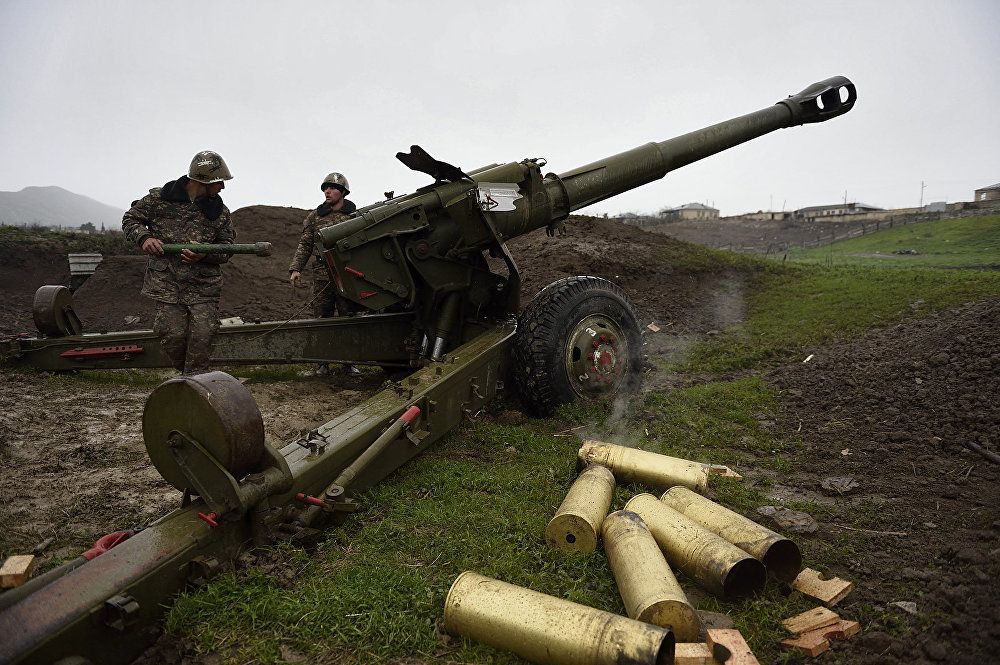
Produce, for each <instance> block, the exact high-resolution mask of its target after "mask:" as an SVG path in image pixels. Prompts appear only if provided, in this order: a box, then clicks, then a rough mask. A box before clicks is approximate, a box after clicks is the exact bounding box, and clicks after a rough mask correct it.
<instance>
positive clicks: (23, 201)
mask: <svg viewBox="0 0 1000 665" xmlns="http://www.w3.org/2000/svg"><path fill="white" fill-rule="evenodd" d="M123 214H125V211H124V210H123V209H121V208H116V207H115V206H111V205H108V204H107V203H102V202H101V201H98V200H97V199H93V198H91V197H89V196H86V195H84V194H77V193H76V192H71V191H70V190H68V189H66V188H64V187H59V186H58V185H29V186H27V187H24V188H23V189H21V190H20V191H17V192H5V191H0V222H2V223H3V224H7V225H9V226H21V225H24V224H38V225H41V226H59V227H69V228H78V227H79V226H80V225H81V224H86V223H88V222H89V223H91V224H93V225H94V226H96V227H100V226H101V225H102V224H103V225H105V226H111V227H117V226H118V225H119V224H121V220H122V215H123Z"/></svg>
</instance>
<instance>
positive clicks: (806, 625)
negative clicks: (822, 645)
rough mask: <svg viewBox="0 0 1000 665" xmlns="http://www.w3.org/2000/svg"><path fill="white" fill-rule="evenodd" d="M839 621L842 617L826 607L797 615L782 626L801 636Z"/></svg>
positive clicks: (815, 608)
mask: <svg viewBox="0 0 1000 665" xmlns="http://www.w3.org/2000/svg"><path fill="white" fill-rule="evenodd" d="M838 621H840V616H838V615H837V613H836V612H832V611H830V610H828V609H826V608H825V607H814V608H813V609H811V610H806V611H805V612H803V613H802V614H796V615H795V616H793V617H790V618H788V619H785V620H784V621H782V622H781V625H783V626H784V627H785V628H786V629H788V632H790V633H792V634H793V635H801V634H802V633H808V632H809V631H811V630H816V629H817V628H822V627H823V626H829V625H831V624H835V623H837V622H838Z"/></svg>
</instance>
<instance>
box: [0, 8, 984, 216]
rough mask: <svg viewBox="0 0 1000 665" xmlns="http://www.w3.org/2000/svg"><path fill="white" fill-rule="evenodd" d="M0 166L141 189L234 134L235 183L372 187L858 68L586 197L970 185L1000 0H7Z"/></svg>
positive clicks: (902, 198) (949, 196)
mask: <svg viewBox="0 0 1000 665" xmlns="http://www.w3.org/2000/svg"><path fill="white" fill-rule="evenodd" d="M0 63H2V68H0V190H4V191H17V190H20V189H21V188H23V187H25V186H29V185H59V186H61V187H65V188H66V189H69V190H71V191H73V192H76V193H79V194H84V195H87V196H90V197H92V198H95V199H97V200H99V201H103V202H105V203H108V204H111V205H114V206H118V207H122V208H125V207H128V205H129V204H130V202H131V201H132V200H133V199H135V198H138V197H139V196H141V195H143V194H145V193H146V192H147V190H148V189H149V188H151V187H155V186H159V185H162V184H163V183H164V182H166V181H167V180H172V179H174V178H176V177H177V176H179V175H181V174H183V173H185V172H186V169H187V166H188V163H189V162H190V160H191V157H192V156H193V154H194V153H195V152H197V151H199V150H203V149H212V150H216V151H218V152H219V153H221V154H222V155H223V157H224V158H225V159H226V161H227V162H228V164H229V167H230V168H231V170H232V172H233V174H234V175H235V179H234V180H232V181H230V182H229V183H228V186H227V189H226V191H225V192H224V193H223V196H224V198H225V200H226V202H227V204H228V205H229V207H230V208H231V209H233V210H235V209H237V208H240V207H242V206H246V205H252V204H258V203H263V204H272V205H289V206H296V207H302V208H311V207H315V206H316V205H318V204H319V203H320V202H321V200H322V198H321V194H320V190H319V185H320V183H321V181H322V179H323V176H325V175H326V174H327V173H328V172H329V171H333V170H336V171H341V172H343V173H344V174H346V175H347V177H348V178H349V180H350V182H351V186H352V187H351V189H352V194H351V198H352V199H353V200H354V201H355V202H356V203H358V204H359V205H364V204H367V203H372V202H374V201H376V200H378V199H381V198H382V192H384V191H386V190H395V191H396V193H397V194H398V193H404V192H409V191H412V190H414V189H415V188H417V187H420V186H422V185H424V184H427V182H428V181H429V178H428V177H427V176H425V175H423V174H420V173H415V172H412V171H409V170H408V169H406V167H404V166H403V165H402V164H401V163H400V162H398V161H397V160H396V159H395V157H394V155H395V153H396V152H397V151H399V150H407V149H408V148H409V146H410V145H411V144H413V143H416V144H419V145H421V146H422V147H424V148H425V149H426V150H427V151H428V152H430V153H431V154H432V155H433V156H435V157H436V158H438V159H440V160H443V161H446V162H450V163H452V164H455V165H457V166H459V167H461V168H463V169H465V170H472V169H474V168H476V167H478V166H482V165H485V164H490V163H494V162H499V163H502V162H510V161H519V160H521V159H523V158H525V157H536V156H543V157H545V158H546V159H547V160H548V162H549V164H548V167H546V169H545V170H546V171H552V172H555V173H563V172H565V171H568V170H570V169H572V168H575V167H576V166H580V165H583V164H586V163H588V162H591V161H594V160H596V159H599V158H603V157H606V156H608V155H611V154H614V153H617V152H621V151H623V150H626V149H629V148H633V147H635V146H638V145H641V144H643V143H646V142H648V141H662V140H664V139H667V138H670V137H672V136H676V135H679V134H683V133H685V132H688V131H692V130H695V129H698V128H700V127H703V126H706V125H710V124H713V123H715V122H719V121H721V120H725V119H727V118H730V117H733V116H737V115H742V114H744V113H748V112H750V111H755V110H757V109H759V108H763V107H765V106H769V105H771V104H773V103H775V102H776V101H778V100H779V99H782V98H784V97H785V96H787V95H789V94H793V93H796V92H798V91H800V90H801V89H802V88H804V87H806V86H807V85H808V84H810V83H813V82H814V81H818V80H821V79H824V78H827V77H829V76H833V75H838V74H842V75H845V76H847V77H849V78H850V79H851V80H852V81H854V83H855V84H856V85H857V88H858V98H859V99H858V103H857V105H856V106H855V108H854V110H853V111H851V112H850V113H849V114H847V115H846V116H842V117H840V118H836V119H833V120H831V121H829V122H827V123H823V124H818V125H808V126H805V127H797V128H792V129H783V130H779V131H778V132H776V133H773V134H770V135H767V136H764V137H761V138H759V139H757V140H755V141H753V142H751V143H748V144H744V145H742V146H738V147H736V148H734V149H732V150H730V151H727V152H725V153H723V154H719V155H715V156H712V157H709V158H707V159H705V160H704V161H702V162H698V163H696V164H693V165H691V166H688V167H686V168H684V169H681V170H678V171H676V172H674V173H671V174H668V175H667V176H666V178H664V179H663V180H659V181H657V182H655V183H651V184H649V185H646V186H644V187H641V188H639V189H637V190H634V191H632V192H629V193H626V194H623V195H621V196H618V197H616V198H614V199H610V200H608V201H605V202H602V203H599V204H596V205H594V206H591V207H590V208H588V209H585V210H584V211H583V212H589V213H591V214H599V213H603V212H608V213H611V214H614V213H617V212H620V211H629V210H631V211H637V212H653V211H656V210H658V209H660V208H662V207H665V206H668V205H671V206H672V205H681V204H684V203H688V202H694V201H697V202H702V203H705V202H708V203H711V204H714V205H715V207H718V208H720V209H721V211H722V214H724V215H728V214H738V213H741V212H747V211H755V210H760V209H764V210H766V209H768V208H771V209H774V210H781V209H783V208H784V209H787V210H790V209H794V208H799V207H803V206H807V205H816V204H823V203H832V202H836V201H840V200H843V198H844V196H845V191H846V196H847V199H848V200H850V201H860V202H864V203H868V204H872V205H877V206H881V207H904V206H915V205H917V204H918V203H919V202H920V197H921V181H923V182H924V183H925V184H926V188H925V189H924V190H923V202H924V203H927V202H930V201H940V200H947V201H968V200H971V199H972V196H973V190H974V189H976V188H979V187H984V186H987V185H991V184H994V183H997V182H1000V72H998V65H1000V2H997V1H996V0H982V1H978V2H977V1H971V0H970V1H967V2H962V1H952V2H942V1H941V0H933V1H929V2H928V1H924V0H919V1H912V0H907V1H905V2H794V3H793V2H768V1H757V2H735V1H734V2H673V1H667V0H648V1H642V2H608V1H602V2H593V1H589V0H580V1H578V2H553V1H549V2H518V1H511V2H492V3H480V2H470V1H465V2H403V1H402V0H398V1H395V2H390V1H384V2H379V1H373V0H367V1H365V2H333V1H326V2H304V1H303V2H295V1H284V2H277V1H275V2H253V3H251V2H233V1H228V0H212V1H211V2H207V1H203V2H187V1H185V0H179V1H175V2H171V3H165V2H156V3H154V2H151V1H142V0H128V1H121V2H112V1H87V0H78V1H69V0H66V1H63V2H57V1H53V0H3V1H2V2H0Z"/></svg>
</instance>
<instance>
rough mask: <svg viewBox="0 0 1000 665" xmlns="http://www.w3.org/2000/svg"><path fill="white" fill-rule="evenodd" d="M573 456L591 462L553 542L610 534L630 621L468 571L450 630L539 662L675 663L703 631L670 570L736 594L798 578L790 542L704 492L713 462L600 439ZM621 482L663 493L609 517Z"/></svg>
mask: <svg viewBox="0 0 1000 665" xmlns="http://www.w3.org/2000/svg"><path fill="white" fill-rule="evenodd" d="M577 457H578V461H579V463H580V465H581V467H583V471H582V472H581V473H580V475H579V476H578V477H577V479H576V481H574V483H573V485H572V486H571V487H570V489H569V492H568V493H567V494H566V498H565V499H564V500H563V502H562V504H561V505H560V506H559V509H558V510H557V511H556V514H555V516H554V517H553V518H552V519H551V520H550V521H549V523H548V526H547V527H546V529H545V542H546V543H547V544H548V545H549V546H551V547H553V548H556V549H559V550H563V551H566V552H575V553H588V552H593V551H594V550H596V549H597V545H598V542H599V540H600V541H601V542H603V545H604V551H605V553H606V554H607V557H608V561H609V562H610V564H611V570H612V572H613V573H614V576H615V582H616V583H617V585H618V591H619V593H620V594H621V598H622V602H623V603H624V605H625V610H626V612H627V614H628V616H629V619H625V618H624V617H620V616H617V615H614V614H610V613H608V612H603V611H601V610H596V609H594V608H590V607H586V606H583V605H578V604H576V603H571V602H569V601H566V600H562V599H559V598H554V597H552V596H547V595H545V594H541V593H538V592H535V591H530V590H528V589H524V588H521V587H517V586H514V585H511V584H506V583H504V582H500V581H498V580H493V579H490V578H487V577H482V576H480V575H476V574H475V573H472V572H465V573H463V574H462V575H460V576H459V578H458V579H457V580H455V582H454V584H453V585H452V588H451V591H450V592H449V594H448V598H447V600H446V601H445V627H446V628H447V629H448V630H450V631H451V632H453V633H455V634H458V635H463V636H465V637H469V638H472V639H476V640H479V641H482V642H484V643H486V644H490V645H492V646H495V647H498V648H503V649H507V650H510V651H513V652H514V653H517V654H518V655H520V656H522V657H524V658H526V659H528V660H530V661H533V662H538V663H574V664H586V665H598V664H603V663H609V664H610V663H618V662H622V661H621V660H619V659H622V658H625V659H627V660H628V661H629V662H635V663H671V662H673V645H674V642H675V640H676V641H680V642H697V641H700V640H701V634H702V625H701V620H700V618H699V616H698V613H697V612H696V611H695V609H694V608H693V607H692V605H691V603H690V602H689V601H688V599H687V596H686V595H685V594H684V590H683V589H682V588H681V586H680V584H679V583H678V582H677V578H676V577H675V576H674V572H673V570H674V569H677V570H680V571H681V572H683V573H684V575H686V576H687V577H688V578H690V579H691V580H693V581H695V582H696V583H698V584H699V585H700V586H702V587H703V588H705V589H706V590H708V591H709V592H711V593H713V594H715V595H718V596H722V597H724V598H735V597H740V596H745V595H749V594H752V593H755V592H757V591H760V590H761V589H762V588H763V587H764V583H765V580H766V577H767V575H768V574H770V575H771V576H772V577H774V578H775V579H777V580H779V581H783V582H791V581H792V580H793V579H795V576H796V575H797V574H798V573H799V570H800V569H801V568H802V555H801V553H800V552H799V548H798V546H797V545H796V544H795V543H794V542H792V541H791V540H789V539H787V538H785V537H784V536H782V535H781V534H778V533H775V532H774V531H771V530H770V529H767V528H766V527H763V526H761V525H759V524H757V523H756V522H754V521H752V520H749V519H747V518H745V517H743V516H742V515H739V514H738V513H735V512H733V511H732V510H729V509H728V508H725V507H724V506H721V505H719V504H718V503H715V502H714V501H711V500H710V499H706V498H705V497H703V496H701V494H700V493H701V492H704V491H705V489H706V488H707V486H708V477H709V475H710V469H711V465H708V464H701V463H699V462H693V461H691V460H685V459H678V458H675V457H668V456H666V455H659V454H657V453H651V452H647V451H643V450H637V449H634V448H627V447H625V446H618V445H614V444H609V443H603V442H600V441H585V442H584V444H583V446H581V448H580V451H579V453H578V456H577ZM618 482H621V483H641V484H644V485H647V486H648V487H651V488H654V489H657V490H661V491H663V494H662V496H661V497H660V498H659V499H657V498H656V497H655V496H653V495H652V494H639V495H637V496H634V497H632V498H631V499H630V500H629V501H628V502H627V503H626V504H625V507H624V510H618V511H616V512H613V513H611V514H610V515H609V514H608V512H609V511H610V508H611V502H612V498H613V496H614V490H615V486H616V483H618ZM671 566H673V568H671ZM655 627H659V629H660V630H662V631H665V632H662V633H660V632H655V630H654V632H650V631H651V630H653V629H654V628H655ZM609 631H611V632H609ZM612 632H613V633H614V634H615V638H614V639H607V637H606V636H607V635H610V634H611V633H612Z"/></svg>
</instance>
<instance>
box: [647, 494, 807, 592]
mask: <svg viewBox="0 0 1000 665" xmlns="http://www.w3.org/2000/svg"><path fill="white" fill-rule="evenodd" d="M660 501H662V502H663V503H664V504H666V505H668V506H670V507H671V508H673V509H674V510H676V511H677V512H679V513H681V514H683V515H684V516H686V517H688V518H689V519H691V520H692V521H694V522H697V523H698V524H700V525H701V526H703V527H705V528H706V529H708V530H709V531H711V532H712V533H714V534H717V535H719V536H721V537H722V538H724V539H725V540H728V541H729V542H730V543H732V544H733V545H736V547H738V548H740V549H741V550H744V551H745V552H747V553H748V554H750V555H752V556H753V557H754V558H756V559H757V560H759V561H761V562H763V564H764V567H766V568H767V572H768V573H769V574H770V575H771V576H772V577H774V578H775V579H776V580H779V581H781V582H791V581H792V580H794V579H795V577H796V576H797V575H798V574H799V571H800V570H802V553H801V552H800V551H799V547H798V545H796V544H795V543H794V542H792V541H791V540H789V539H788V538H785V537H784V536H782V535H781V534H780V533H775V532H774V531H771V530H770V529H768V528H767V527H763V526H761V525H760V524H757V523H756V522H754V521H753V520H749V519H747V518H746V517H743V516H742V515H740V514H738V513H734V512H733V511H731V510H729V509H728V508H726V507H725V506H720V505H719V504H717V503H715V502H714V501H711V500H709V499H706V498H705V497H703V496H700V495H698V494H695V493H694V492H692V491H691V490H689V489H687V488H685V487H673V488H671V489H669V490H667V491H666V492H665V493H664V494H663V496H661V497H660Z"/></svg>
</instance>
